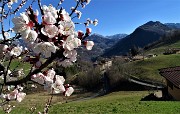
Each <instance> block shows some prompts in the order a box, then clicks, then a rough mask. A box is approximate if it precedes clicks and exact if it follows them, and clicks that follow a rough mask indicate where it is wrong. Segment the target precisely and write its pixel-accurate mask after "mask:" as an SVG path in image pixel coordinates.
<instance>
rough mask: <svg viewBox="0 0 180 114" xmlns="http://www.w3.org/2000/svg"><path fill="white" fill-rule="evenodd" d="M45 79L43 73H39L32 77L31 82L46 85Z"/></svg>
mask: <svg viewBox="0 0 180 114" xmlns="http://www.w3.org/2000/svg"><path fill="white" fill-rule="evenodd" d="M44 78H45V76H44V75H43V74H42V73H38V74H34V75H33V76H32V77H31V80H33V81H35V82H38V83H39V84H42V85H43V84H44V82H45V81H44Z"/></svg>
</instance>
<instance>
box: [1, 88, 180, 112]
mask: <svg viewBox="0 0 180 114" xmlns="http://www.w3.org/2000/svg"><path fill="white" fill-rule="evenodd" d="M35 95H37V94H31V95H28V96H27V99H25V100H24V101H23V102H22V103H20V104H19V105H18V106H17V107H16V108H15V109H14V110H13V111H12V114H17V113H18V114H25V113H30V111H29V108H30V106H33V105H34V106H35V105H36V104H37V110H36V111H35V112H34V113H35V114H37V112H38V111H42V110H43V109H42V108H43V104H44V103H45V102H44V101H45V100H46V101H47V96H46V95H43V94H38V96H35ZM146 95H148V92H147V91H138V92H137V91H128V92H124V91H121V92H114V93H111V94H108V95H105V96H102V97H98V98H94V99H90V100H86V101H73V102H68V103H64V104H62V103H61V102H58V103H57V102H56V103H55V104H54V105H53V106H52V107H51V108H50V112H49V114H114V113H118V114H129V113H138V114H152V113H153V114H154V113H158V114H165V113H167V114H175V113H176V114H177V113H180V108H179V105H180V102H175V101H140V100H141V98H143V97H145V96H146ZM58 97H60V96H58ZM58 97H57V96H56V97H55V99H54V100H53V101H55V100H56V101H60V99H61V97H60V98H58ZM36 100H37V101H38V102H35V101H36ZM1 113H2V112H1Z"/></svg>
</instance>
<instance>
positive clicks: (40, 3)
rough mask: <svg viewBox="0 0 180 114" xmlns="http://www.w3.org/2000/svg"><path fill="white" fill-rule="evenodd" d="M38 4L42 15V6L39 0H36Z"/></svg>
mask: <svg viewBox="0 0 180 114" xmlns="http://www.w3.org/2000/svg"><path fill="white" fill-rule="evenodd" d="M38 6H39V9H40V11H41V15H44V12H43V10H42V7H41V0H38Z"/></svg>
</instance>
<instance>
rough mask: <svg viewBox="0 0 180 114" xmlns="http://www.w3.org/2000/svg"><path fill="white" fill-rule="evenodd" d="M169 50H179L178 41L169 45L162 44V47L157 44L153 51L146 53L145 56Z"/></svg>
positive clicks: (179, 42)
mask: <svg viewBox="0 0 180 114" xmlns="http://www.w3.org/2000/svg"><path fill="white" fill-rule="evenodd" d="M169 48H180V41H177V42H175V43H171V44H163V45H162V46H161V44H159V45H157V46H156V47H154V48H153V49H151V50H148V51H146V52H145V54H149V53H151V54H163V53H164V51H165V50H166V49H169Z"/></svg>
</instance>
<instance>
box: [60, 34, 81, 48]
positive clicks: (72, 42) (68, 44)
mask: <svg viewBox="0 0 180 114" xmlns="http://www.w3.org/2000/svg"><path fill="white" fill-rule="evenodd" d="M80 45H81V40H80V39H78V38H74V35H70V36H68V37H67V39H66V41H64V42H63V47H64V49H66V50H69V51H71V50H73V49H74V48H78V47H79V46H80Z"/></svg>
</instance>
